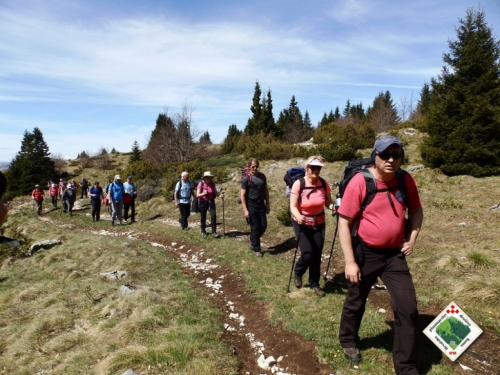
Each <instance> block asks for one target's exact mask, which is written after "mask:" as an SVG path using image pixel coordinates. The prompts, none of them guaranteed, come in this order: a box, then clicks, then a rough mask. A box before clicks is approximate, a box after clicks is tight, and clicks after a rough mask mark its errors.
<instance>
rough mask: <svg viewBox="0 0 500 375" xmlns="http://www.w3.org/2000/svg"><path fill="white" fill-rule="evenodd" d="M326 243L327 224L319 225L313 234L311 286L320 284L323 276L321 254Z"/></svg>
mask: <svg viewBox="0 0 500 375" xmlns="http://www.w3.org/2000/svg"><path fill="white" fill-rule="evenodd" d="M324 243H325V224H324V223H323V224H321V225H318V227H317V228H316V230H315V231H314V232H313V235H312V242H311V250H312V251H311V255H312V256H311V263H310V264H309V285H310V286H311V287H316V286H319V279H320V277H321V255H322V254H323V245H324Z"/></svg>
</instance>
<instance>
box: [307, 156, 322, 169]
mask: <svg viewBox="0 0 500 375" xmlns="http://www.w3.org/2000/svg"><path fill="white" fill-rule="evenodd" d="M306 165H316V166H318V167H324V166H325V164H323V163H322V162H321V159H319V158H318V157H312V158H311V159H310V160H308V161H307V164H306Z"/></svg>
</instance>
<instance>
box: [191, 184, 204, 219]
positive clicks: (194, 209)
mask: <svg viewBox="0 0 500 375" xmlns="http://www.w3.org/2000/svg"><path fill="white" fill-rule="evenodd" d="M200 182H201V190H200V193H201V192H203V180H196V181H195V182H194V183H195V189H196V190H198V188H197V187H198V184H199V183H200ZM191 212H200V201H199V199H198V197H197V196H196V194H195V196H194V198H193V201H192V202H191Z"/></svg>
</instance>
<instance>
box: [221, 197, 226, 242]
mask: <svg viewBox="0 0 500 375" xmlns="http://www.w3.org/2000/svg"><path fill="white" fill-rule="evenodd" d="M224 201H225V199H224V198H222V238H226V217H225V216H224Z"/></svg>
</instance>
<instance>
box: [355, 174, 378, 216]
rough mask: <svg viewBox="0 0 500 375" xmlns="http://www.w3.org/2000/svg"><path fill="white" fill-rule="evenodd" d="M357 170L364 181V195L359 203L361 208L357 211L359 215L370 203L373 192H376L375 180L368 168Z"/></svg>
mask: <svg viewBox="0 0 500 375" xmlns="http://www.w3.org/2000/svg"><path fill="white" fill-rule="evenodd" d="M359 172H360V173H361V174H362V175H363V177H364V179H365V183H366V196H365V199H363V202H362V203H361V210H360V212H359V216H361V212H362V211H364V210H365V208H366V206H368V205H369V204H370V203H372V201H373V198H375V194H376V193H377V182H376V181H375V176H373V173H372V171H371V170H370V169H369V168H366V169H361V170H360V171H359Z"/></svg>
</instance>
